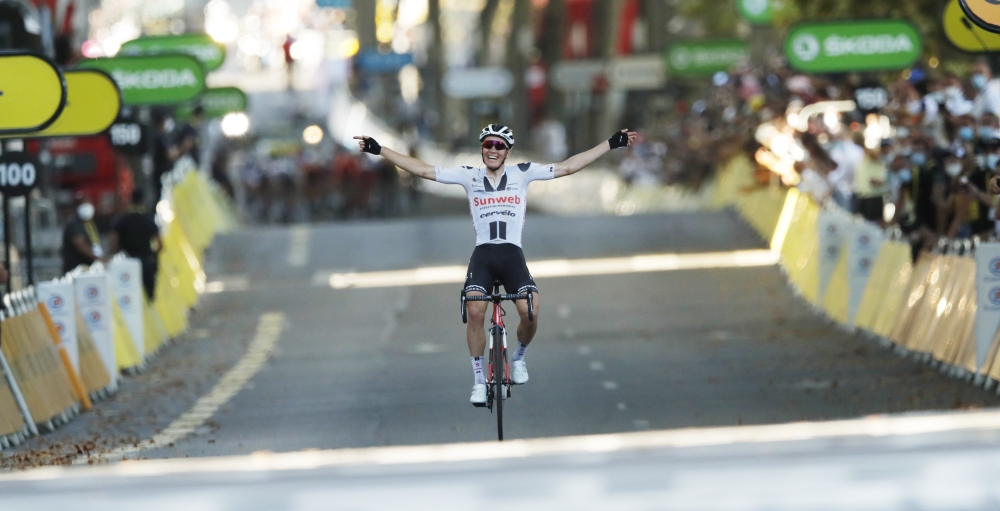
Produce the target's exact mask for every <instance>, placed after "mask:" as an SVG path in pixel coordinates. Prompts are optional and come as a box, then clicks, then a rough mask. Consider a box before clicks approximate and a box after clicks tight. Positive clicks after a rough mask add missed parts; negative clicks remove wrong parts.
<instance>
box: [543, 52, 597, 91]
mask: <svg viewBox="0 0 1000 511" xmlns="http://www.w3.org/2000/svg"><path fill="white" fill-rule="evenodd" d="M604 67H605V65H604V61H601V60H564V61H560V62H558V63H556V65H555V66H552V85H553V86H554V87H555V88H556V89H559V90H561V91H563V92H568V91H589V90H591V89H593V88H594V82H595V80H597V78H598V77H599V76H604Z"/></svg>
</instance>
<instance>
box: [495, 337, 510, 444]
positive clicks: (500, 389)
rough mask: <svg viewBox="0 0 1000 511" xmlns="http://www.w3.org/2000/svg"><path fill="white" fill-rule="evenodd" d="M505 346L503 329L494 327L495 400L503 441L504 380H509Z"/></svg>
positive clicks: (498, 431)
mask: <svg viewBox="0 0 1000 511" xmlns="http://www.w3.org/2000/svg"><path fill="white" fill-rule="evenodd" d="M505 355H506V353H504V347H503V330H501V329H500V328H499V327H494V328H493V353H492V356H493V360H492V362H493V402H494V404H495V405H496V407H497V439H498V440H499V441H501V442H502V441H503V402H504V400H505V399H504V398H505V397H507V396H506V395H505V394H504V392H505V390H504V381H506V380H507V363H506V362H507V360H506V359H507V357H506V356H505Z"/></svg>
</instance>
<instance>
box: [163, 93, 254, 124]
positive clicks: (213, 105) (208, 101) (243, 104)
mask: <svg viewBox="0 0 1000 511" xmlns="http://www.w3.org/2000/svg"><path fill="white" fill-rule="evenodd" d="M195 105H201V106H202V108H204V109H205V118H206V119H221V118H223V117H225V115H226V114H228V113H232V112H243V111H246V109H247V95H246V93H244V92H243V91H242V90H240V89H238V88H236V87H213V88H209V89H205V92H204V93H203V94H202V95H201V97H200V98H198V100H197V101H195V102H194V103H192V104H189V105H183V106H180V107H178V108H177V111H176V116H177V119H182V120H183V119H187V118H188V117H190V116H191V112H192V111H193V110H194V107H195Z"/></svg>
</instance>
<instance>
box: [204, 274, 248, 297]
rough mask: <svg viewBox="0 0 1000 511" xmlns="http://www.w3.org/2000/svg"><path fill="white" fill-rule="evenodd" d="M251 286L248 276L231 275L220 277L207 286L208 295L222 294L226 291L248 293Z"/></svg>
mask: <svg viewBox="0 0 1000 511" xmlns="http://www.w3.org/2000/svg"><path fill="white" fill-rule="evenodd" d="M249 285H250V279H248V278H247V277H246V275H229V276H225V277H220V278H219V280H213V281H211V282H207V283H206V284H205V292H206V293H222V292H224V291H230V292H232V291H246V290H247V287H249Z"/></svg>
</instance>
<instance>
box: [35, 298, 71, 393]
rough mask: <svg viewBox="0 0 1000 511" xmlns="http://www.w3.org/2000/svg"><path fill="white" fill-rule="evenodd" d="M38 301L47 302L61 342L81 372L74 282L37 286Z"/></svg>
mask: <svg viewBox="0 0 1000 511" xmlns="http://www.w3.org/2000/svg"><path fill="white" fill-rule="evenodd" d="M36 289H37V292H38V301H39V302H42V303H44V304H45V307H46V308H47V309H48V310H49V316H51V317H52V323H54V324H55V326H56V332H58V333H59V342H61V343H62V345H63V347H65V348H66V353H67V354H68V355H69V359H70V361H72V362H73V368H74V369H76V374H80V345H79V343H78V342H77V338H76V296H75V295H74V292H73V284H70V283H69V282H57V281H54V280H53V281H49V282H42V283H39V284H38V285H37V286H36Z"/></svg>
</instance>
